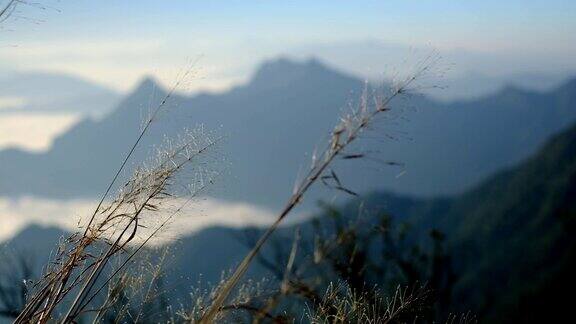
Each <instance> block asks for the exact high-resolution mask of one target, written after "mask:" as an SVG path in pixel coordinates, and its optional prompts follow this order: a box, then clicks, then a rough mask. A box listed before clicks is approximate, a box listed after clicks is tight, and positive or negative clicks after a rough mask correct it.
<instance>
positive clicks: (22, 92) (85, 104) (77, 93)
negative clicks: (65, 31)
mask: <svg viewBox="0 0 576 324" xmlns="http://www.w3.org/2000/svg"><path fill="white" fill-rule="evenodd" d="M119 99H120V94H118V93H117V92H115V91H114V90H111V89H109V88H107V87H105V86H102V85H99V84H95V83H92V82H90V81H86V80H83V79H81V78H78V77H75V76H70V75H66V74H60V73H49V72H8V73H3V75H2V76H1V77H0V104H1V103H2V100H9V102H6V103H5V104H3V105H2V106H0V113H8V112H74V113H83V114H90V115H93V116H102V115H104V114H105V113H107V112H109V111H110V110H111V109H112V108H113V107H114V105H115V104H116V102H117V101H118V100H119Z"/></svg>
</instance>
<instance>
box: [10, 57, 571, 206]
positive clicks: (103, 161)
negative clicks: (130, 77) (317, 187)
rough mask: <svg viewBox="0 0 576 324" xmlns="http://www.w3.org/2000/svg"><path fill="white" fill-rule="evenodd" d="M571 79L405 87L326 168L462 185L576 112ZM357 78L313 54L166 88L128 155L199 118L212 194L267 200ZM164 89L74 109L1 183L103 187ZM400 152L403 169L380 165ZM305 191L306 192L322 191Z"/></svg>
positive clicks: (420, 192) (369, 182)
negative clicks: (487, 86)
mask: <svg viewBox="0 0 576 324" xmlns="http://www.w3.org/2000/svg"><path fill="white" fill-rule="evenodd" d="M575 84H576V82H574V81H572V82H568V83H565V84H564V85H563V86H561V87H559V88H557V89H555V90H552V91H549V92H542V93H538V92H531V91H526V90H522V89H519V88H513V87H508V88H505V89H502V90H501V91H499V92H497V93H495V94H493V95H490V96H486V97H483V98H480V99H476V100H468V101H459V102H453V103H449V104H444V103H439V102H436V101H433V100H430V99H428V98H426V97H423V96H420V95H417V94H415V95H412V96H409V97H407V98H406V100H401V101H397V102H396V103H395V111H394V112H392V113H391V114H390V115H389V116H388V118H386V119H384V120H382V121H381V122H380V123H379V124H378V126H376V127H374V129H373V130H372V131H371V132H368V133H366V134H365V135H366V136H365V138H364V139H363V140H362V141H360V142H359V143H358V145H357V146H356V147H355V148H353V152H359V153H367V155H368V158H367V159H366V160H365V161H363V162H358V161H354V163H351V162H348V161H339V162H338V163H337V164H336V166H335V170H336V172H337V173H338V175H339V176H340V178H341V179H342V180H343V181H344V183H345V184H346V185H347V186H348V187H349V188H350V189H352V190H354V191H357V192H359V193H367V192H372V191H377V190H389V191H393V192H396V193H402V194H410V195H416V196H421V197H430V196H441V195H451V194H457V193H461V192H463V191H465V190H467V189H469V188H471V187H472V186H473V185H474V184H477V183H479V182H480V181H481V180H482V179H483V178H484V177H486V176H487V175H489V174H491V173H493V172H495V171H496V170H498V169H500V168H502V167H506V166H511V165H513V164H514V163H517V162H518V161H520V160H522V159H524V158H526V157H527V156H529V155H530V154H532V153H534V152H535V151H536V150H537V149H538V147H540V146H541V145H542V143H543V142H544V141H545V140H546V139H547V138H548V137H549V136H550V135H552V134H554V133H556V132H557V131H559V130H561V129H563V128H565V127H567V125H569V124H570V123H571V122H573V121H576V109H574V106H575V99H576V98H575V96H574V94H576V85H575ZM363 87H364V82H362V81H361V80H360V79H357V78H355V77H353V76H350V75H346V74H343V73H341V72H338V71H336V70H333V69H331V68H329V67H327V66H326V65H324V64H322V63H321V62H319V61H317V60H308V61H304V62H295V61H291V60H288V59H278V60H274V61H269V62H266V63H264V64H263V65H262V66H261V67H260V68H259V69H258V70H257V71H256V73H255V74H254V75H253V77H252V79H251V81H250V82H248V83H247V84H244V85H241V86H238V87H236V88H233V89H231V90H230V91H228V92H225V93H221V94H211V93H203V94H199V95H196V96H193V97H186V96H182V95H177V94H174V95H172V96H171V97H170V100H169V101H168V103H169V105H168V107H167V108H166V109H165V110H164V111H163V113H162V114H160V117H159V118H158V120H157V121H155V122H154V123H153V125H152V127H151V132H150V133H149V134H148V135H147V136H146V137H145V138H144V140H143V142H142V146H141V148H140V150H139V151H137V152H136V154H135V158H134V159H133V160H132V162H131V164H130V165H131V166H133V165H135V164H137V163H138V161H142V160H144V159H145V157H146V156H148V155H149V154H150V151H151V149H152V147H153V146H154V145H155V144H158V143H159V142H160V141H161V140H162V139H163V138H164V136H168V137H173V136H177V134H178V133H179V132H180V131H181V130H182V129H184V128H191V127H194V125H197V124H203V125H204V128H205V129H207V130H214V132H216V133H217V134H219V135H225V137H226V139H225V141H224V143H223V144H222V146H221V148H220V151H221V152H223V155H224V157H223V160H225V162H224V163H222V165H219V166H216V168H224V169H225V170H224V171H225V173H226V174H227V176H226V177H224V179H221V180H219V181H220V182H221V183H222V184H221V186H220V187H218V188H217V189H216V190H214V192H213V193H211V194H213V195H215V196H218V197H219V198H224V199H228V200H232V201H245V202H249V203H254V204H259V205H265V206H269V207H277V206H279V205H280V204H282V203H283V201H284V199H286V197H287V195H289V194H290V191H291V189H292V187H293V183H294V181H295V178H296V176H297V175H298V173H299V170H300V171H301V170H304V169H305V168H306V167H307V165H308V163H309V160H310V156H311V154H312V151H313V149H314V148H315V147H316V146H319V145H321V144H322V142H320V140H321V139H325V138H326V137H327V136H328V135H329V132H330V131H331V129H332V127H333V125H334V123H335V122H336V121H337V116H338V115H339V114H340V113H341V112H342V111H343V110H345V109H347V108H346V107H347V104H353V102H354V100H356V99H357V97H358V96H359V93H360V91H361V90H362V89H363ZM165 94H166V90H165V89H162V88H161V87H160V86H158V85H156V84H155V82H154V81H153V80H151V79H148V80H145V81H143V82H142V83H141V84H140V86H139V87H137V89H135V91H134V92H133V93H132V94H131V95H129V96H128V97H127V98H125V99H124V100H123V101H122V102H121V103H120V104H119V106H118V107H117V108H116V109H115V110H114V111H113V112H111V113H110V114H109V115H107V116H106V117H105V118H103V119H101V120H98V121H95V120H92V119H85V120H83V121H82V122H80V123H79V124H77V125H75V126H74V127H72V128H71V129H70V130H69V131H68V132H67V133H65V134H63V135H62V136H60V137H59V138H57V139H56V140H55V142H54V145H53V147H52V149H51V150H50V151H48V152H45V153H28V152H23V151H19V150H15V149H10V150H4V151H1V152H0V165H2V168H0V194H1V195H10V196H16V195H23V194H33V195H39V196H52V197H72V196H95V195H97V194H99V193H101V191H102V190H103V188H105V187H106V185H107V183H108V181H110V178H111V176H112V175H113V174H114V172H115V170H116V168H117V167H118V166H119V164H120V162H121V160H122V158H123V156H124V154H126V151H127V149H128V148H129V147H130V145H131V143H133V141H134V140H135V138H136V137H137V134H138V131H139V129H140V127H141V124H142V120H143V119H144V117H143V116H146V115H147V113H148V112H149V110H150V109H151V107H154V105H155V104H157V103H158V102H159V101H160V100H161V99H162V98H163V97H164V95H165ZM387 161H395V162H401V163H403V164H404V169H402V168H399V167H390V166H386V163H385V162H387ZM334 194H335V193H333V192H328V193H325V191H323V192H321V191H316V192H313V193H312V195H311V196H310V197H311V198H310V199H309V200H307V201H305V204H307V205H306V206H308V207H310V206H312V205H313V204H314V202H315V200H316V199H319V198H324V199H329V197H330V196H331V195H334Z"/></svg>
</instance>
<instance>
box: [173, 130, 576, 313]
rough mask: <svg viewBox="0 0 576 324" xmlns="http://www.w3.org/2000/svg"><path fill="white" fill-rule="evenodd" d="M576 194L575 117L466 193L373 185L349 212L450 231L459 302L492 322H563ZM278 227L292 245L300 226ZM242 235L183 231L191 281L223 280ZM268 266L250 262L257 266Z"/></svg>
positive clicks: (178, 256)
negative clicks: (419, 194) (440, 195)
mask: <svg viewBox="0 0 576 324" xmlns="http://www.w3.org/2000/svg"><path fill="white" fill-rule="evenodd" d="M575 196H576V125H575V126H573V127H571V128H570V129H569V130H567V131H565V132H563V133H561V134H559V135H557V136H555V137H554V138H553V139H552V140H550V141H549V142H548V143H547V144H546V145H545V146H544V147H543V148H542V149H541V150H539V152H538V153H537V154H536V155H534V156H532V157H530V158H529V159H528V160H526V161H525V162H522V163H521V164H519V165H517V166H514V167H512V168H509V169H507V170H504V171H500V172H498V173H496V174H494V175H493V176H491V177H489V178H487V179H486V180H485V181H483V182H482V183H481V184H480V185H478V186H477V187H475V188H474V189H472V190H469V191H468V192H466V193H464V194H461V195H458V196H455V197H453V198H445V199H425V200H423V199H413V198H409V197H402V196H398V195H394V194H390V193H373V194H371V195H369V196H367V197H365V198H364V199H362V201H361V202H360V201H355V202H351V203H350V204H348V205H347V206H344V207H343V208H342V213H343V214H344V215H346V216H347V217H349V218H350V219H353V218H355V217H356V215H357V211H358V207H359V206H358V204H360V203H362V205H363V208H364V210H369V211H370V212H371V215H374V216H376V215H379V214H381V213H384V212H385V213H389V214H391V215H393V216H394V217H395V218H397V219H399V220H402V221H405V222H408V223H409V224H411V227H412V228H413V229H412V232H413V233H412V234H411V235H413V236H414V239H421V238H423V237H424V236H425V235H427V233H428V231H429V230H430V229H433V228H434V229H439V230H441V231H442V232H444V233H445V234H446V237H447V240H446V242H445V244H446V250H447V251H450V252H449V253H451V255H452V259H453V260H454V269H455V271H456V273H457V280H456V282H455V284H454V288H453V293H452V303H453V305H451V307H450V308H451V309H452V310H454V311H460V312H466V311H472V312H474V313H476V314H478V315H480V316H481V319H482V322H486V323H494V322H499V323H538V322H546V321H551V322H559V321H561V319H562V318H565V317H564V316H567V315H569V314H570V312H571V301H572V299H571V295H572V292H573V291H574V289H576V284H575V283H574V280H573V274H574V272H575V271H576V262H575V260H576V239H575V237H576V236H575V235H574V234H576V233H575V230H576V201H575V200H574V197H575ZM298 226H299V227H300V228H301V229H303V228H306V227H307V226H310V223H309V222H306V223H302V224H299V225H298ZM279 232H280V233H279V236H280V237H286V238H288V240H289V241H288V242H286V244H283V245H281V246H285V247H286V251H285V252H286V253H288V250H289V248H290V243H289V242H290V238H291V237H292V233H293V232H294V227H293V226H288V227H285V228H281V229H280V230H279ZM302 233H307V232H306V230H302ZM244 235H245V233H244V232H243V230H234V229H226V228H212V229H207V230H204V231H201V232H199V233H197V234H195V235H192V236H189V237H185V238H183V239H181V240H179V242H178V244H177V247H176V248H175V262H174V263H173V266H174V269H180V270H177V271H182V270H181V269H186V270H185V275H184V276H188V278H189V280H190V281H188V282H190V283H196V280H198V279H199V278H202V280H205V281H208V282H214V281H217V280H218V279H219V275H220V273H221V272H222V271H226V270H228V269H230V268H231V267H233V266H234V265H235V264H237V263H238V262H239V261H240V260H241V258H242V256H243V255H245V253H246V252H247V249H246V248H245V247H244V246H243V245H242V244H239V242H240V241H242V237H243V236H244ZM263 271H264V270H263V269H262V268H260V266H259V265H257V264H255V265H254V267H252V274H257V273H260V274H261V273H263ZM180 278H181V277H180Z"/></svg>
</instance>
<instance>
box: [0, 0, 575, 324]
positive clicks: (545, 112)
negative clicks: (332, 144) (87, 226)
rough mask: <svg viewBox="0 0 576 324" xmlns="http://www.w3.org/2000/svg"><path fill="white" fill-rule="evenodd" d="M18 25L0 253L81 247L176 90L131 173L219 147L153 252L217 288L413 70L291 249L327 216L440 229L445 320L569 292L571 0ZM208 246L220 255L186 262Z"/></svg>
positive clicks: (7, 52) (3, 84)
mask: <svg viewBox="0 0 576 324" xmlns="http://www.w3.org/2000/svg"><path fill="white" fill-rule="evenodd" d="M0 4H2V6H4V5H6V4H8V1H5V0H4V1H0ZM11 10H13V12H12V13H11V14H10V15H9V16H8V17H7V18H5V19H4V20H3V21H2V22H1V23H0V241H2V242H4V243H3V244H4V246H5V247H4V248H3V249H16V250H18V249H24V250H27V251H32V254H34V255H37V256H38V258H39V259H42V258H45V257H46V255H47V253H48V252H49V249H48V247H49V246H51V244H52V243H53V242H56V241H57V237H59V236H60V235H61V234H62V233H64V232H68V231H74V230H75V229H77V226H78V221H79V219H80V218H82V217H86V216H87V215H88V214H90V211H91V210H92V209H93V208H94V207H95V205H96V203H97V200H98V198H99V197H100V195H101V194H102V193H103V191H104V190H105V188H106V185H107V184H108V183H109V181H110V180H111V178H112V176H113V174H114V172H115V171H116V169H117V167H118V166H119V165H120V163H121V162H122V157H123V156H124V154H126V152H127V150H128V148H129V147H130V144H131V143H133V142H134V140H135V139H136V137H137V136H138V132H139V130H140V129H141V127H142V124H143V122H144V121H145V120H146V118H147V116H149V114H150V112H151V110H152V109H153V107H155V105H157V104H158V102H160V101H161V100H162V98H164V97H165V96H166V94H167V93H169V92H170V91H175V92H174V94H173V95H170V99H169V101H168V105H167V106H168V109H166V110H165V111H164V112H163V113H162V114H161V115H160V116H159V118H158V120H156V121H155V122H154V123H153V127H152V129H151V132H150V134H149V135H148V136H147V137H146V138H145V139H144V144H143V145H142V146H141V148H139V150H138V151H137V152H136V154H135V156H134V158H133V159H132V160H131V161H130V162H129V166H130V167H129V168H128V171H127V173H128V174H129V172H130V171H131V170H133V168H134V167H135V166H138V165H141V164H142V163H143V161H145V160H146V158H147V157H148V156H150V154H152V153H151V152H153V149H154V147H155V145H158V144H159V143H160V142H162V140H163V138H164V136H168V137H175V136H177V135H178V134H179V132H180V131H181V130H182V129H185V128H196V127H198V125H203V129H204V131H205V132H207V133H209V134H217V135H222V136H224V137H225V140H224V141H223V143H222V145H221V147H219V149H218V150H219V155H218V157H217V158H216V159H215V160H213V161H212V162H213V164H211V165H209V166H203V168H206V169H209V170H210V171H214V170H215V171H216V173H217V174H219V176H218V177H216V178H215V179H213V180H214V185H213V186H212V187H211V188H210V189H209V190H208V191H207V192H206V193H205V194H204V195H203V196H202V197H201V198H200V199H198V201H197V202H196V204H194V206H192V207H191V208H190V210H188V212H187V216H186V217H185V218H183V219H179V220H177V221H175V224H173V225H172V226H171V227H170V228H169V229H168V230H167V231H166V233H163V234H162V236H163V238H164V239H167V240H168V242H177V243H176V244H177V245H180V246H182V247H183V248H182V250H183V251H186V252H185V254H186V255H188V256H190V255H196V256H198V258H199V259H203V260H204V261H203V262H202V263H199V264H190V263H189V261H186V260H189V259H187V258H184V260H183V261H176V262H175V263H176V264H178V265H179V266H181V267H182V268H187V269H192V270H190V272H189V273H186V274H185V275H186V276H189V277H191V278H192V279H191V280H192V281H193V280H195V276H196V275H198V274H200V273H202V274H204V275H206V277H208V278H216V277H218V276H219V274H220V272H221V271H222V270H225V269H226V268H227V267H230V266H231V265H232V264H234V262H236V261H237V260H239V258H240V257H241V256H242V255H243V253H244V252H242V251H244V250H241V251H240V250H238V249H234V248H231V247H230V246H235V245H236V244H235V243H234V239H233V237H234V235H233V234H230V231H232V232H234V231H239V232H241V231H242V228H244V227H246V226H260V225H264V224H268V223H269V222H270V221H271V219H272V217H273V216H274V215H275V212H276V211H277V210H278V209H279V207H282V205H283V204H284V203H285V202H286V200H287V199H288V197H289V195H290V193H291V192H292V188H293V186H294V183H295V181H297V179H298V177H299V175H301V174H302V172H303V170H304V171H305V170H306V168H307V167H308V165H309V163H310V159H311V157H312V155H313V152H314V150H315V148H318V147H321V146H322V143H323V141H325V140H326V139H327V138H328V136H329V134H330V131H331V130H332V127H333V125H334V124H335V123H336V122H337V121H338V116H339V115H340V114H341V113H343V112H346V111H347V109H349V106H350V105H354V104H356V103H357V100H358V98H359V95H360V94H361V92H362V90H363V89H364V87H365V84H367V83H368V84H370V85H371V86H373V87H379V89H381V91H387V89H389V88H390V87H392V86H393V85H394V83H395V82H397V81H398V80H402V79H404V78H406V77H410V76H411V75H412V73H414V71H415V70H417V69H418V68H419V67H421V66H422V65H426V66H430V69H429V70H428V71H427V73H426V74H425V75H423V76H422V77H421V78H419V79H418V80H417V82H416V84H415V85H414V86H413V87H412V88H411V89H410V93H409V94H408V96H406V98H405V99H403V100H398V101H396V102H394V109H393V112H392V113H391V114H390V116H389V117H387V118H385V120H383V121H382V122H381V123H378V125H377V126H375V127H373V128H372V129H371V130H370V131H369V132H368V133H367V134H365V136H364V138H363V139H362V141H360V142H359V143H358V144H357V145H356V146H355V147H354V152H355V153H358V154H362V155H363V156H365V159H363V160H362V161H339V162H338V164H337V165H336V166H335V167H334V168H335V170H336V171H337V173H338V175H339V177H340V179H341V180H342V182H343V183H345V184H346V188H349V189H350V190H352V191H353V192H354V193H355V195H350V194H347V193H346V192H342V191H338V190H332V189H331V188H326V187H323V186H322V185H319V186H317V188H314V191H313V192H312V193H311V195H310V196H309V197H307V198H306V200H305V201H304V202H303V204H302V206H301V207H300V208H299V209H298V210H297V212H296V214H295V215H294V216H293V219H291V220H290V221H289V223H288V225H287V228H289V227H290V226H295V225H294V224H300V223H305V222H307V220H308V218H309V217H311V216H312V215H320V214H322V213H323V208H321V207H319V202H320V201H322V202H323V204H324V205H325V204H329V205H333V206H337V207H338V208H339V209H342V210H343V211H345V212H343V213H344V214H346V215H347V213H348V214H353V213H354V211H353V210H355V208H357V206H358V205H359V204H360V203H362V204H365V205H367V206H370V208H371V212H373V213H375V214H378V215H380V214H382V213H386V214H390V215H391V216H393V217H394V218H395V219H399V220H401V221H406V222H409V223H410V224H412V226H413V227H414V228H415V231H414V232H415V233H420V234H421V235H420V234H414V237H416V238H417V237H420V236H426V235H424V234H422V233H427V231H429V230H430V229H432V228H434V229H438V230H440V231H442V233H443V234H444V235H445V236H446V240H445V242H446V246H448V248H447V250H449V251H452V253H453V254H452V256H453V259H454V260H455V266H454V267H455V269H456V270H457V271H456V270H455V273H458V275H457V276H456V277H457V279H454V280H453V281H454V282H451V283H452V284H453V287H455V288H453V291H454V292H453V293H451V296H452V297H453V299H458V298H461V299H460V300H459V302H458V303H455V305H456V306H454V307H455V308H456V309H471V310H473V311H474V312H476V313H479V314H489V315H490V316H496V317H497V318H499V319H500V320H502V319H508V320H510V319H517V320H518V319H522V318H523V316H527V317H529V316H528V315H526V314H529V313H528V312H526V309H530V305H535V304H538V303H539V301H540V298H542V297H543V296H547V295H546V294H548V293H550V294H551V292H550V291H551V290H552V288H551V287H558V286H562V285H561V284H559V283H564V284H566V281H565V280H569V281H570V282H571V283H570V285H572V286H573V285H574V284H573V279H566V278H567V277H565V276H567V273H568V272H569V271H571V269H573V268H572V267H573V266H574V258H573V256H574V254H573V251H574V250H573V248H572V247H573V245H574V240H573V237H571V233H573V232H572V231H573V229H574V228H573V225H574V211H575V210H576V209H575V205H574V201H576V185H575V184H574V179H576V164H575V159H574V157H575V156H576V147H575V146H574V145H575V143H576V130H575V129H574V123H575V122H576V60H574V57H575V56H576V36H575V35H576V2H574V1H567V0H566V1H562V0H552V1H550V0H548V1H544V0H525V1H506V2H502V1H491V0H490V1H481V2H470V1H467V2H464V1H449V0H443V1H419V2H406V1H367V0H366V1H364V0H360V1H343V0H342V1H340V0H336V1H334V0H332V1H314V2H311V1H283V2H276V1H257V0H255V1H210V2H207V1H180V0H174V1H149V0H143V1H137V2H136V1H98V2H94V1H86V0H75V1H71V0H60V1H55V0H50V1H38V2H20V1H19V2H18V4H17V6H16V7H14V8H13V9H11ZM559 134H560V135H559ZM125 176H127V175H125ZM323 204H320V206H322V205H323ZM286 231H287V232H289V231H290V229H286ZM418 235H420V236H418ZM223 237H226V238H225V239H224V238H223ZM215 238H221V239H219V240H217V241H218V242H219V243H218V245H222V247H221V248H220V249H217V248H215V251H216V250H218V251H220V250H223V251H224V252H215V253H217V255H216V256H213V257H207V256H204V255H203V254H202V253H204V252H203V251H201V250H199V249H197V248H194V246H198V245H200V244H201V242H204V241H206V240H208V241H214V240H215ZM416 238H415V239H414V241H418V239H416ZM163 242H165V241H163ZM218 253H222V254H218ZM199 255H202V256H201V257H200V256H199ZM177 259H178V257H177ZM213 259H214V260H213ZM223 260H227V261H226V262H224V261H223ZM179 262H180V263H179ZM187 262H188V263H187ZM38 263H41V262H40V261H39V262H38ZM530 269H532V271H533V270H536V271H537V272H539V274H540V275H541V276H540V277H538V278H536V277H534V274H533V273H531V270H530ZM488 278H489V279H490V284H488V285H486V291H479V290H477V289H476V287H477V286H478V285H479V283H480V282H482V281H484V280H488ZM471 287H472V288H471ZM499 287H500V288H501V289H503V290H504V291H506V293H503V294H502V295H503V296H501V300H494V299H493V298H494V296H495V295H498V293H497V290H498V288H499ZM502 287H503V288H502ZM451 289H452V288H451ZM554 289H556V288H554ZM549 290H550V291H549ZM470 291H474V293H471V292H470ZM558 294H560V295H561V293H558ZM446 303H447V304H448V302H446ZM558 305H562V302H558V303H556V306H557V307H560V306H558ZM543 312H544V311H543ZM495 314H496V315H495ZM503 314H505V316H504V315H503ZM518 314H522V315H518ZM487 316H488V315H487ZM507 316H510V317H507ZM514 316H516V317H514ZM504 321H506V320H504Z"/></svg>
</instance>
